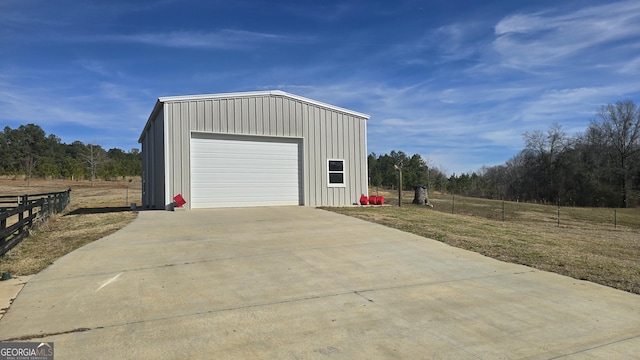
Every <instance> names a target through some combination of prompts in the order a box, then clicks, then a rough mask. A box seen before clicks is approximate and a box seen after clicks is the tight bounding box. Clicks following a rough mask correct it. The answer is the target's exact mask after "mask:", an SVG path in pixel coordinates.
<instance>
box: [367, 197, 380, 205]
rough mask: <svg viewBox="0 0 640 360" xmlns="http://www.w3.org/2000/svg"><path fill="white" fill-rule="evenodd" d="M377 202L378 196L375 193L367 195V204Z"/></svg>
mask: <svg viewBox="0 0 640 360" xmlns="http://www.w3.org/2000/svg"><path fill="white" fill-rule="evenodd" d="M377 202H378V197H377V196H375V195H371V196H369V204H371V205H375V204H376V203H377Z"/></svg>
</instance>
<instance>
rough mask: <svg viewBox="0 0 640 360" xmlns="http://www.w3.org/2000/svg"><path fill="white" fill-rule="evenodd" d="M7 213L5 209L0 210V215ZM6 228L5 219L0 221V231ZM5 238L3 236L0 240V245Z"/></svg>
mask: <svg viewBox="0 0 640 360" xmlns="http://www.w3.org/2000/svg"><path fill="white" fill-rule="evenodd" d="M5 211H7V210H6V209H0V214H2V213H3V212H5ZM6 228H7V219H2V220H0V231H2V230H4V229H6ZM6 239H7V238H6V237H5V236H3V237H1V238H0V244H4V241H5V240H6Z"/></svg>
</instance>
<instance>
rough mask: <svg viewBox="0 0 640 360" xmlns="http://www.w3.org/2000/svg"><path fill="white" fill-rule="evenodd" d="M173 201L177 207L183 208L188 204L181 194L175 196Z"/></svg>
mask: <svg viewBox="0 0 640 360" xmlns="http://www.w3.org/2000/svg"><path fill="white" fill-rule="evenodd" d="M173 201H175V203H176V206H177V207H182V205H184V204H186V203H187V202H186V201H184V198H183V197H182V195H181V194H178V195H176V196H174V197H173Z"/></svg>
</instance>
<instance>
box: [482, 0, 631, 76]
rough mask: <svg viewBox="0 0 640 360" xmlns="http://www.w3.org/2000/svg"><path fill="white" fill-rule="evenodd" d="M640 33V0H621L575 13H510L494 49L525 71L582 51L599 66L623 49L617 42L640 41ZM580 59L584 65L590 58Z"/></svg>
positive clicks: (506, 61) (499, 29)
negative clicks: (605, 47)
mask: <svg viewBox="0 0 640 360" xmlns="http://www.w3.org/2000/svg"><path fill="white" fill-rule="evenodd" d="M639 33H640V3H639V2H637V1H626V2H616V3H611V4H607V5H600V6H592V7H587V8H584V9H579V10H576V11H573V12H570V13H560V14H555V13H551V12H539V13H533V14H514V15H510V16H507V17H505V18H504V19H502V20H501V21H500V22H498V23H497V24H496V26H495V35H496V36H497V38H496V39H495V41H494V42H493V49H494V50H495V51H496V52H497V53H499V54H500V56H501V61H502V63H503V64H504V65H506V66H510V67H514V68H521V69H524V70H526V69H529V68H536V67H544V66H554V65H559V64H560V61H562V60H566V59H567V58H577V57H579V56H582V55H587V56H588V58H587V59H591V60H590V61H589V60H587V61H588V62H589V64H590V65H597V64H598V63H599V62H600V61H601V60H602V59H603V58H607V59H610V58H611V55H612V54H611V53H612V52H616V53H619V52H620V51H624V49H620V48H617V47H616V42H618V41H622V40H626V41H629V40H631V41H633V42H635V43H636V44H637V43H640V38H638V34H639ZM600 46H607V50H604V51H603V50H601V49H600V48H599V47H600ZM627 46H628V45H627ZM577 60H578V61H576V62H577V63H578V64H579V63H582V62H583V61H585V58H580V59H577ZM603 62H604V61H603Z"/></svg>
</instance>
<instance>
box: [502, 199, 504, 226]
mask: <svg viewBox="0 0 640 360" xmlns="http://www.w3.org/2000/svg"><path fill="white" fill-rule="evenodd" d="M502 221H504V198H502Z"/></svg>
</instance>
